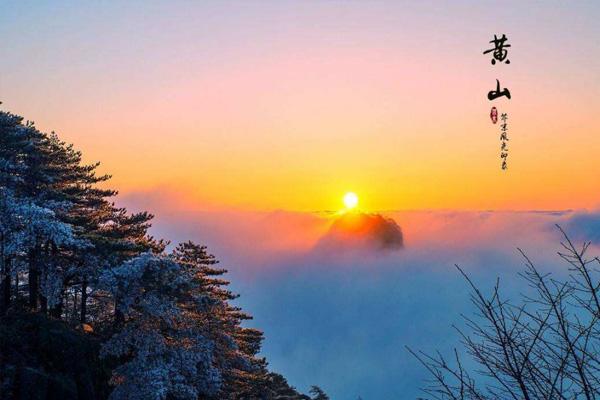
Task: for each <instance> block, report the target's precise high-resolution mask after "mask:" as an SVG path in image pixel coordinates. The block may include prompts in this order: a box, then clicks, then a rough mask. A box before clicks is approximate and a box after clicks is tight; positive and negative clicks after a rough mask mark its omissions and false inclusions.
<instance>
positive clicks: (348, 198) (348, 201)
mask: <svg viewBox="0 0 600 400" xmlns="http://www.w3.org/2000/svg"><path fill="white" fill-rule="evenodd" d="M344 205H345V206H346V210H352V209H353V208H356V206H357V205H358V196H357V195H356V193H353V192H348V193H346V194H345V195H344Z"/></svg>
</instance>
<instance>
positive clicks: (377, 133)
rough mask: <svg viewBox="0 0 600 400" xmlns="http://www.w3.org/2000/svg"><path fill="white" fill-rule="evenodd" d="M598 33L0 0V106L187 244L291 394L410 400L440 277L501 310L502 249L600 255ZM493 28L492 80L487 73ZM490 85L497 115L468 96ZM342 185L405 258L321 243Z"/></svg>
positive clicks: (231, 7)
mask: <svg viewBox="0 0 600 400" xmlns="http://www.w3.org/2000/svg"><path fill="white" fill-rule="evenodd" d="M599 18H600V3H598V2H596V1H577V2H569V3H565V2H558V1H546V2H537V1H503V2H491V1H477V2H476V1H460V0H459V1H454V2H445V1H438V2H434V1H418V2H417V1H415V2H398V1H393V2H392V1H390V2H384V1H372V2H362V1H344V2H341V1H312V2H300V1H277V2H275V1H244V2H242V1H236V2H232V1H219V2H216V1H215V2H192V1H169V2H166V1H163V2H157V1H143V2H142V1H130V2H117V1H103V2H79V1H72V2H68V1H18V2H17V1H2V0H0V38H1V40H0V101H1V102H2V103H3V104H2V106H1V107H2V109H3V110H9V111H11V112H14V113H16V114H19V115H22V116H24V117H25V118H26V119H28V120H33V121H35V122H36V125H37V126H38V127H39V128H40V129H42V130H44V131H56V132H57V133H58V134H59V135H60V137H61V138H62V139H63V140H66V141H67V142H70V143H74V144H75V146H76V147H77V148H78V149H80V150H82V151H83V153H84V156H85V159H86V160H88V161H90V162H95V161H101V162H102V166H101V170H102V172H106V173H110V174H112V175H113V178H112V180H111V182H110V186H111V187H113V188H116V189H118V190H119V192H120V195H119V197H118V200H117V201H118V203H119V204H123V205H126V206H127V207H129V208H130V209H132V210H141V209H146V210H149V211H151V212H152V213H154V214H156V221H155V225H154V227H153V231H152V233H153V234H155V235H156V236H158V237H163V238H167V239H170V240H172V241H173V242H174V243H176V242H178V241H183V240H188V239H192V240H195V241H198V242H201V243H203V244H207V245H208V246H209V249H210V250H211V251H212V252H213V253H215V255H216V256H217V257H218V258H219V259H220V260H221V261H222V263H223V265H224V266H225V267H227V268H228V269H229V271H230V276H229V278H230V279H231V280H232V285H233V288H234V290H236V291H237V292H239V293H240V294H241V298H240V300H239V302H240V305H241V306H242V307H243V308H244V309H245V310H247V311H248V312H249V313H251V314H252V315H254V316H255V320H254V321H252V322H251V324H253V326H256V327H258V328H260V329H262V330H264V331H265V336H266V340H265V343H264V349H263V354H264V355H265V356H266V357H267V358H268V359H269V361H270V365H271V367H272V368H273V369H274V370H276V371H278V372H281V373H283V374H284V375H285V376H286V377H287V378H288V380H289V381H290V382H291V383H292V384H293V385H295V386H297V387H298V388H300V389H301V390H307V389H308V388H309V387H310V385H312V384H318V385H320V386H322V387H323V388H324V389H325V390H326V391H327V392H328V393H329V394H331V395H332V398H333V399H355V398H357V397H358V396H359V395H360V396H362V398H363V399H365V400H370V399H373V400H376V399H395V398H398V399H405V398H411V397H412V398H414V397H415V396H416V395H417V394H418V390H419V386H420V385H421V383H422V380H423V379H424V378H425V377H426V374H425V372H424V371H423V370H422V369H421V368H419V366H418V364H417V363H416V362H415V360H414V359H412V358H411V357H410V356H409V355H408V354H407V352H406V351H405V350H404V346H405V345H408V346H412V347H414V348H418V349H424V350H427V351H432V350H434V349H440V350H441V351H450V350H451V349H452V347H453V346H457V345H458V338H457V337H456V335H455V334H453V331H452V328H451V326H452V324H455V323H456V324H460V314H461V313H469V311H470V310H472V308H470V306H469V297H468V288H467V286H466V285H465V283H464V281H463V280H462V279H461V278H460V276H459V275H458V274H457V272H456V270H455V269H454V264H460V265H461V266H463V267H464V268H465V269H466V270H467V271H468V272H469V273H470V274H472V276H473V277H474V279H475V280H476V281H477V282H478V283H480V284H481V285H482V286H483V287H484V288H485V287H487V288H489V287H490V286H491V285H492V284H493V283H494V282H495V278H496V277H497V276H501V277H502V279H503V281H504V282H507V285H506V286H507V290H508V293H509V294H512V295H516V294H517V293H518V292H519V290H521V289H523V290H524V286H523V285H522V284H521V283H520V281H519V279H518V276H517V273H518V272H519V271H520V269H521V268H522V265H523V262H522V259H520V258H519V256H518V254H517V250H516V248H517V247H521V248H524V249H525V250H527V251H528V254H530V255H531V256H532V258H533V259H534V260H536V261H539V262H540V263H541V264H542V265H543V268H544V269H545V270H547V271H552V272H554V273H557V274H560V273H563V272H564V268H562V267H561V264H560V262H559V261H558V260H557V257H556V256H555V252H556V250H557V249H558V247H559V241H560V235H559V234H558V232H557V231H556V228H555V227H554V224H555V223H559V224H561V226H563V227H564V228H565V229H566V230H567V231H568V232H569V233H570V234H572V235H573V237H574V238H575V239H576V240H577V241H581V240H585V239H589V240H593V241H598V240H600V233H599V232H600V213H599V212H598V208H599V207H598V206H599V205H600V201H599V196H598V188H597V184H598V182H599V181H600V162H599V161H598V154H599V151H600V136H599V135H598V132H599V129H598V126H600V114H598V112H597V110H598V109H600V75H599V74H598V71H599V70H600V25H598V23H597V21H598V19H599ZM503 33H504V34H506V35H507V37H508V40H509V43H510V44H511V46H512V47H511V48H510V50H509V59H510V61H511V63H510V64H509V65H506V64H502V65H491V63H490V57H489V55H483V54H482V53H483V51H484V50H486V49H488V48H489V46H490V44H489V43H488V42H489V41H490V40H491V39H492V38H493V35H494V34H503ZM496 79H499V80H500V82H501V84H502V85H503V86H505V87H508V88H509V89H510V91H511V94H512V98H511V99H510V100H507V99H505V98H502V99H497V100H495V101H494V102H490V101H489V100H488V99H487V93H488V91H490V90H492V89H494V87H495V83H496ZM492 105H494V106H497V107H498V109H499V110H500V111H501V112H507V113H508V115H509V135H510V142H509V159H508V163H509V167H508V170H507V171H502V170H501V168H500V165H501V163H500V158H499V154H500V141H499V126H498V125H493V124H492V123H491V121H490V118H489V113H490V108H491V106H492ZM349 191H353V192H355V193H356V194H357V195H358V197H359V199H360V203H359V207H360V210H361V211H365V212H372V213H382V214H383V215H385V216H386V217H389V218H393V219H394V220H395V221H396V222H397V223H398V224H399V226H400V227H401V228H402V232H403V234H404V239H405V248H404V249H403V250H401V251H399V252H394V253H391V254H388V253H385V254H380V253H378V252H373V251H367V252H362V253H355V252H352V251H350V252H346V251H342V250H343V249H340V250H339V251H332V252H327V251H323V250H322V249H320V248H319V246H318V243H319V242H320V241H321V240H322V239H323V238H326V237H327V234H328V229H329V227H330V226H331V223H332V221H334V220H335V215H336V214H335V212H337V211H339V210H340V209H341V208H342V207H343V204H342V197H343V195H344V194H345V193H346V192H349ZM593 249H594V250H596V249H597V247H593ZM561 268H562V269H561Z"/></svg>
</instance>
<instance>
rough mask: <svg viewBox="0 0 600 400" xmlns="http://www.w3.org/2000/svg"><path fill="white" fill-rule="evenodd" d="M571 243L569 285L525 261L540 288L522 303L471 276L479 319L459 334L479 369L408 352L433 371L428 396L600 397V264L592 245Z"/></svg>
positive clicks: (566, 248) (565, 244)
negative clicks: (590, 253)
mask: <svg viewBox="0 0 600 400" xmlns="http://www.w3.org/2000/svg"><path fill="white" fill-rule="evenodd" d="M557 227H558V229H559V230H560V232H561V234H562V235H563V238H564V240H563V241H562V242H561V246H562V250H561V251H560V252H559V253H558V256H559V257H560V258H562V260H564V261H565V262H566V263H567V265H568V268H569V275H568V277H567V278H566V279H556V278H555V277H553V276H552V275H551V274H549V273H543V272H541V271H540V270H539V269H538V268H537V267H536V266H535V265H534V263H533V262H532V261H531V260H530V259H529V258H528V257H527V255H525V253H524V252H523V251H522V250H520V249H519V252H520V253H521V255H522V256H523V258H524V261H525V270H524V271H523V272H522V273H521V274H520V276H521V277H522V278H523V279H525V281H526V282H527V283H528V284H529V286H530V287H531V288H532V289H533V294H532V295H531V294H530V295H522V296H521V297H520V299H519V301H518V302H517V303H515V302H512V301H509V300H507V299H504V298H503V297H502V295H501V292H500V285H499V281H497V282H496V285H495V287H494V289H493V291H492V293H491V294H490V295H488V296H486V295H485V294H483V293H482V292H481V291H480V290H479V289H478V288H477V286H476V285H475V284H474V283H473V281H472V280H471V279H470V278H469V277H468V276H467V274H466V273H465V272H464V271H463V270H462V269H460V268H459V267H458V266H457V268H458V270H459V271H460V273H461V274H462V275H463V276H464V278H465V279H466V281H467V282H468V284H469V285H470V287H471V289H472V295H471V300H472V303H473V305H474V306H475V308H476V315H474V316H471V317H468V316H464V317H463V318H464V319H465V322H466V327H467V328H466V329H464V330H463V329H459V328H456V327H455V329H457V331H458V333H459V334H460V337H461V338H462V339H461V342H462V345H463V346H464V349H465V350H466V353H467V355H468V356H469V357H470V358H471V360H470V361H471V363H472V362H474V363H475V364H476V365H477V368H474V369H473V368H467V367H466V363H465V362H464V361H462V360H461V357H460V356H459V351H458V350H456V349H455V350H454V356H453V358H454V360H453V361H452V362H451V361H450V360H447V359H446V358H444V357H443V356H442V355H441V354H440V353H437V354H436V355H429V354H425V353H423V352H418V351H414V350H412V349H410V348H408V350H409V351H410V352H411V353H412V354H413V355H414V356H415V357H416V358H417V359H418V360H419V361H420V362H421V363H422V364H423V366H424V367H425V368H426V369H427V370H428V371H429V373H430V375H431V380H430V381H429V383H428V385H427V386H426V387H425V388H424V389H423V390H424V392H425V393H426V394H427V395H428V396H429V398H434V399H456V400H466V399H469V400H470V399H477V400H488V399H515V400H517V399H519V400H521V399H525V400H533V399H536V400H537V399H539V400H542V399H543V400H551V399H565V400H566V399H586V400H592V399H596V398H597V397H598V396H599V395H600V323H599V317H600V299H599V297H600V293H599V290H600V271H599V270H598V267H599V266H600V261H599V259H598V258H597V257H589V256H588V255H587V251H588V249H589V246H590V242H585V243H583V244H582V245H581V247H577V246H576V245H575V244H574V243H573V242H572V241H571V240H570V239H569V237H568V236H567V234H566V233H565V232H564V231H563V230H562V229H561V228H560V227H559V226H557Z"/></svg>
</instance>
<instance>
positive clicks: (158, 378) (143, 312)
mask: <svg viewBox="0 0 600 400" xmlns="http://www.w3.org/2000/svg"><path fill="white" fill-rule="evenodd" d="M100 282H101V285H102V287H104V288H105V289H106V290H107V291H109V292H110V293H111V294H112V295H113V296H114V298H115V299H116V301H117V303H116V310H117V312H119V313H121V315H122V323H121V324H122V327H121V329H120V330H119V331H118V332H117V333H115V334H114V335H113V336H112V337H111V338H110V339H109V340H108V341H107V342H106V343H105V344H104V346H103V348H102V355H103V356H105V357H106V356H115V357H120V358H124V359H126V360H127V361H126V362H125V363H124V364H122V365H120V366H119V367H117V368H116V369H115V371H114V375H113V384H115V385H116V388H115V390H114V391H113V393H112V395H111V399H115V400H120V399H140V400H141V399H156V400H162V399H167V398H177V399H190V400H191V399H197V398H198V396H200V395H202V396H212V395H215V394H216V393H217V392H218V391H219V390H220V388H221V384H222V378H221V373H220V371H219V370H218V369H217V368H215V367H214V365H213V349H214V343H212V341H211V340H210V339H209V338H208V335H207V332H206V329H205V327H204V326H202V325H200V324H198V323H197V321H196V320H195V319H193V318H189V316H188V315H186V314H187V313H186V310H185V304H186V303H187V302H190V301H191V302H192V306H193V307H194V308H195V309H197V310H202V309H203V307H205V305H206V304H207V299H206V298H205V297H203V296H197V297H193V298H190V292H191V291H192V290H193V282H194V280H193V277H192V276H190V274H189V271H188V270H186V268H184V267H182V265H181V264H179V263H177V262H175V261H173V260H172V259H171V258H169V257H167V256H161V255H153V254H149V253H147V254H143V255H141V256H139V257H137V258H135V259H133V260H131V261H128V262H126V263H124V264H123V265H121V266H119V267H117V268H113V269H110V270H107V271H106V272H105V273H104V274H103V275H102V276H101V280H100Z"/></svg>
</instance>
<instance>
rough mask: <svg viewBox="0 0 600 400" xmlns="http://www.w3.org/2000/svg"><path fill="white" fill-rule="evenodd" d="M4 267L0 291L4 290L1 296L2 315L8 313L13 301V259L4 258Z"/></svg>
mask: <svg viewBox="0 0 600 400" xmlns="http://www.w3.org/2000/svg"><path fill="white" fill-rule="evenodd" d="M3 260H4V262H3V268H2V276H3V278H2V283H1V284H0V292H2V298H0V315H4V314H6V312H7V311H8V308H9V307H10V301H11V297H12V296H11V289H12V287H11V282H12V279H11V277H12V269H11V260H10V259H9V258H3Z"/></svg>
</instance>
